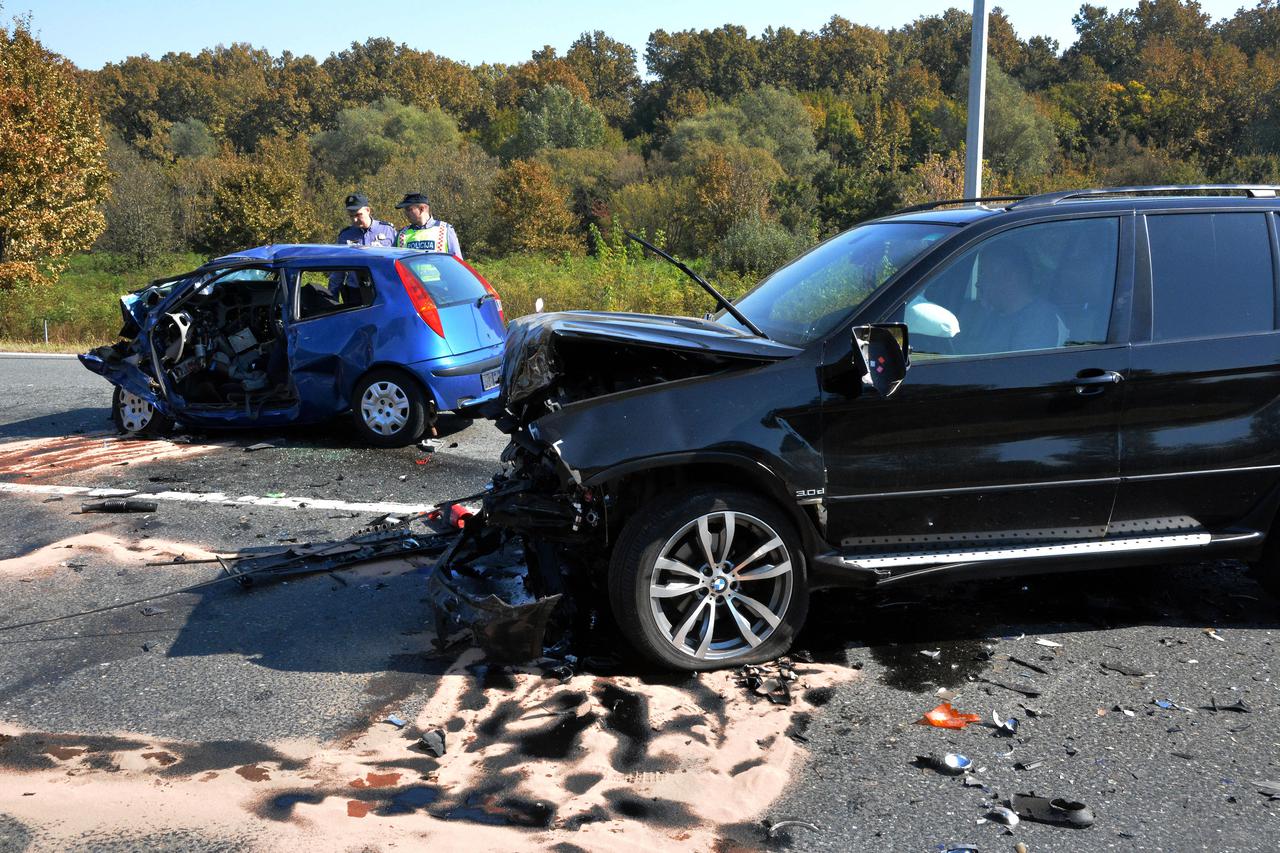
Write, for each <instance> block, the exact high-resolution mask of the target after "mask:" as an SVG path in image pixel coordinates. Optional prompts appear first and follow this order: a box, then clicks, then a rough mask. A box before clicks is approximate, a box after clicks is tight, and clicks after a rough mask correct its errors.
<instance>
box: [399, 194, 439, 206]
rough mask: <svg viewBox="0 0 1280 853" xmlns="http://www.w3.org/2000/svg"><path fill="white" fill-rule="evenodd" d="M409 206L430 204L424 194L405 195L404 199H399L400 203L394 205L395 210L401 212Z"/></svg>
mask: <svg viewBox="0 0 1280 853" xmlns="http://www.w3.org/2000/svg"><path fill="white" fill-rule="evenodd" d="M411 204H431V201H430V200H429V199H428V198H427V194H426V193H406V194H405V197H404V198H402V199H400V203H399V204H397V205H396V210H403V209H404V208H406V207H408V206H409V205H411Z"/></svg>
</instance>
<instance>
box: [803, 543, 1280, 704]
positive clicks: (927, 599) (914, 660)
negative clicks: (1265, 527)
mask: <svg viewBox="0 0 1280 853" xmlns="http://www.w3.org/2000/svg"><path fill="white" fill-rule="evenodd" d="M1138 625H1147V626H1164V627H1168V628H1196V629H1199V628H1203V627H1205V626H1215V627H1217V628H1219V629H1222V630H1230V629H1232V628H1276V627H1280V602H1277V600H1276V599H1275V598H1273V597H1271V596H1270V595H1269V594H1268V593H1267V592H1266V591H1265V590H1263V589H1262V588H1261V587H1260V586H1259V585H1258V584H1257V583H1256V582H1255V581H1254V580H1253V579H1252V577H1250V575H1249V573H1248V572H1247V571H1246V569H1245V567H1244V566H1242V565H1240V564H1239V563H1232V562H1214V563H1196V564H1182V565H1168V566H1156V567H1134V568H1128V569H1120V570H1117V569H1107V570H1098V571H1080V572H1071V573H1062V574H1052V575H1036V576H1028V577H1022V578H1007V579H996V580H975V581H967V582H954V583H948V584H943V583H936V584H932V585H918V586H911V587H908V586H902V587H896V588H893V589H885V590H877V591H874V592H870V593H858V592H854V591H849V590H840V591H837V590H831V591H824V592H823V593H822V594H821V595H819V596H815V597H814V599H813V604H812V607H811V609H810V612H809V617H808V621H807V623H806V627H805V629H804V631H802V632H801V635H800V637H799V639H798V640H797V642H796V644H795V648H798V649H800V648H803V649H808V650H810V651H812V652H813V653H814V654H815V655H816V656H817V657H818V658H820V659H825V660H832V661H841V662H843V661H844V660H846V659H849V660H853V661H857V660H858V659H860V658H861V659H864V660H865V658H866V656H867V655H870V656H872V657H874V658H875V659H876V660H877V661H878V662H879V663H881V664H883V665H884V666H885V668H886V672H885V676H884V678H883V681H884V683H885V684H886V685H887V686H890V687H896V688H899V689H902V690H908V691H913V692H933V691H934V690H935V689H936V688H937V687H948V688H954V687H957V686H959V685H961V684H963V683H964V682H965V681H966V680H967V678H968V677H969V676H970V675H977V674H979V673H981V672H983V671H984V670H985V669H987V667H988V666H989V656H988V655H984V646H985V645H986V644H987V643H988V641H989V640H991V639H999V638H1009V637H1018V636H1021V635H1023V634H1025V635H1027V636H1029V637H1041V636H1050V637H1057V638H1058V639H1060V640H1061V639H1062V638H1063V637H1064V636H1068V637H1069V636H1070V635H1071V634H1072V633H1076V632H1086V631H1093V630H1098V629H1113V628H1126V627H1131V626H1138ZM940 647H943V648H945V650H946V653H945V654H943V655H941V656H940V659H932V658H930V657H929V656H928V655H924V654H921V652H923V651H929V650H933V649H938V648H940ZM1041 651H1045V650H1044V649H1041ZM957 662H959V666H957V667H955V668H952V667H953V665H954V664H956V663H957Z"/></svg>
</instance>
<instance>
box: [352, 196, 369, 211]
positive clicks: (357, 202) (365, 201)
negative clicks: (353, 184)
mask: <svg viewBox="0 0 1280 853" xmlns="http://www.w3.org/2000/svg"><path fill="white" fill-rule="evenodd" d="M368 206H369V197H368V196H367V195H365V194H364V193H352V194H351V195H349V196H347V212H348V213H355V212H356V211H357V210H359V209H360V208H362V207H368Z"/></svg>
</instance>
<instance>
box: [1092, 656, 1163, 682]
mask: <svg viewBox="0 0 1280 853" xmlns="http://www.w3.org/2000/svg"><path fill="white" fill-rule="evenodd" d="M1102 668H1103V669H1109V670H1111V671H1112V672H1118V673H1120V674H1121V675H1132V676H1134V677H1135V678H1151V677H1153V676H1154V675H1155V673H1154V672H1152V671H1151V670H1150V669H1149V668H1144V667H1141V666H1136V665H1133V664H1127V663H1122V662H1117V661H1109V660H1104V661H1103V662H1102Z"/></svg>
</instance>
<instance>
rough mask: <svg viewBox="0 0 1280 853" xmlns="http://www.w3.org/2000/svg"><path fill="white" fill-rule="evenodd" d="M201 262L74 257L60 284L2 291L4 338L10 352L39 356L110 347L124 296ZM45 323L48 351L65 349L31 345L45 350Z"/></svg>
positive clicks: (186, 257) (188, 257)
mask: <svg viewBox="0 0 1280 853" xmlns="http://www.w3.org/2000/svg"><path fill="white" fill-rule="evenodd" d="M203 262H204V258H203V257H201V256H200V255H193V254H181V255H169V256H167V257H164V258H161V259H160V260H158V261H157V262H156V263H154V264H151V265H149V266H147V267H146V268H143V269H139V268H138V267H137V265H136V264H134V263H132V262H131V261H129V260H128V259H126V258H124V257H123V256H121V255H114V254H108V253H102V252H96V253H92V254H85V255H73V256H72V257H71V259H70V261H69V263H68V264H67V268H66V269H65V270H64V271H63V273H62V276H61V277H60V278H59V280H58V283H57V284H55V285H51V286H49V287H41V288H29V289H22V290H14V291H7V292H3V293H0V340H3V341H4V342H5V344H6V348H13V347H20V348H22V349H23V350H26V351H35V352H41V351H55V352H56V351H68V350H71V351H75V350H79V349H82V348H83V347H85V346H100V345H101V344H104V343H109V342H111V341H112V340H114V339H115V336H116V332H117V331H119V329H120V303H119V298H120V297H121V296H122V295H124V294H126V293H128V292H130V291H132V290H137V289H139V288H141V287H145V286H146V285H147V284H148V283H149V282H150V281H152V280H153V279H156V278H161V277H163V276H167V275H173V274H175V273H180V272H183V271H184V270H189V269H192V268H194V267H197V266H199V265H200V264H201V263H203ZM46 320H47V321H48V323H49V345H50V347H51V348H52V347H62V348H63V349H61V350H59V349H51V350H44V349H34V348H33V347H32V346H31V344H33V343H39V344H41V345H42V346H43V344H44V323H45V321H46Z"/></svg>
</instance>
